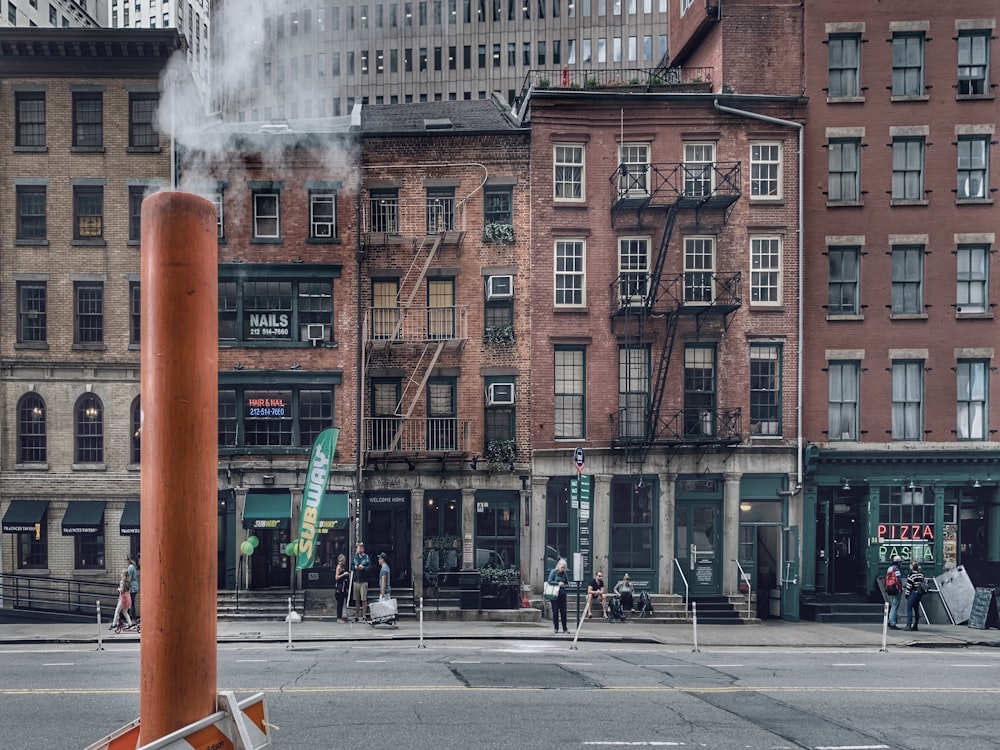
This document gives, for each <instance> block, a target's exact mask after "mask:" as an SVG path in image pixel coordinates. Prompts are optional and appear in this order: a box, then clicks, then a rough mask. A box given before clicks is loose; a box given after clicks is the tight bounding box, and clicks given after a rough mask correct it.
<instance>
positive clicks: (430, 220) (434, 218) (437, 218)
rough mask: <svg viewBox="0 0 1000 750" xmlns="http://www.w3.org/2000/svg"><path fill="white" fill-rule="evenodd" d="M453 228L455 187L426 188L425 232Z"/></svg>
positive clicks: (447, 230)
mask: <svg viewBox="0 0 1000 750" xmlns="http://www.w3.org/2000/svg"><path fill="white" fill-rule="evenodd" d="M454 230H455V188H427V234H437V233H438V232H453V231H454Z"/></svg>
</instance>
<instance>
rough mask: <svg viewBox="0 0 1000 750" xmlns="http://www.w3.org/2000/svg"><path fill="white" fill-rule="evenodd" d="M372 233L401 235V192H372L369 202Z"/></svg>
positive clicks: (390, 190) (386, 190)
mask: <svg viewBox="0 0 1000 750" xmlns="http://www.w3.org/2000/svg"><path fill="white" fill-rule="evenodd" d="M368 208H369V213H370V214H371V215H370V217H369V218H370V221H371V231H373V232H384V233H386V234H399V191H398V190H396V189H395V188H389V189H380V190H372V191H371V192H370V197H369V200H368Z"/></svg>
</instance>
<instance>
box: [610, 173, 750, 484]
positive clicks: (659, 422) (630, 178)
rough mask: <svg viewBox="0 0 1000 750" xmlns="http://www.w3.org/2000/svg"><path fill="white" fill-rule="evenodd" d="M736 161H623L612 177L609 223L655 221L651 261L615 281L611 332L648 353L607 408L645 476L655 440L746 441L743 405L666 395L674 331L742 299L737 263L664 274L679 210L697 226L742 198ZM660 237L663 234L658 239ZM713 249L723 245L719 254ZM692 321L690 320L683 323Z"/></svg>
mask: <svg viewBox="0 0 1000 750" xmlns="http://www.w3.org/2000/svg"><path fill="white" fill-rule="evenodd" d="M740 194H741V193H740V163H739V162H714V163H711V164H697V165H685V164H677V163H674V164H648V165H635V164H621V165H619V167H618V169H617V170H616V171H615V173H614V174H613V175H612V176H611V223H612V227H613V228H614V227H616V226H618V225H621V224H623V223H624V221H625V220H626V219H627V221H628V224H629V226H630V227H636V226H639V227H649V228H650V230H651V234H652V236H653V238H654V242H653V243H651V244H652V245H655V249H653V248H651V251H650V255H651V256H652V257H651V258H650V259H649V262H648V263H645V262H642V261H643V260H644V259H643V258H641V257H640V258H638V259H636V258H633V259H632V261H633V262H632V266H633V267H629V268H626V267H625V266H626V264H625V263H624V260H622V262H621V271H620V273H619V275H618V277H617V278H616V279H615V280H614V282H612V284H611V286H610V289H609V293H610V295H609V296H610V303H611V331H612V334H613V335H614V336H615V337H616V338H617V340H618V342H619V345H620V347H621V351H623V352H629V353H631V352H642V351H644V350H645V347H648V351H649V363H648V366H647V365H646V361H645V360H644V359H642V356H641V355H640V356H639V357H638V359H635V360H632V359H629V357H630V356H632V355H628V354H626V355H620V356H625V357H626V360H625V361H620V362H619V401H618V411H617V412H616V413H613V414H611V422H612V446H613V447H615V448H619V449H621V450H623V451H624V452H625V455H626V461H627V463H628V466H629V472H630V474H631V475H633V476H636V477H641V475H642V473H643V467H644V465H645V461H646V457H647V455H648V453H649V450H650V448H651V447H652V446H654V445H660V446H668V447H673V448H679V447H684V446H689V447H697V448H702V449H707V448H709V447H712V446H733V445H738V444H739V443H740V442H741V440H742V434H741V433H742V427H741V415H740V409H739V407H736V408H726V407H722V406H719V405H717V404H715V403H709V404H700V405H697V406H694V405H690V404H687V403H685V404H684V405H682V406H680V407H679V408H678V407H677V401H676V400H675V399H670V400H669V401H671V402H672V403H669V404H668V403H665V401H664V395H665V393H666V390H667V380H668V374H669V372H670V363H671V358H672V356H673V350H674V341H675V339H676V336H677V329H678V326H679V325H680V323H681V321H682V320H685V319H687V320H689V321H693V325H694V327H695V329H696V330H699V331H700V330H701V326H702V325H703V324H704V323H705V322H706V321H708V320H715V321H719V322H721V325H722V326H723V327H725V326H726V325H727V324H728V321H729V318H730V316H731V315H732V314H733V313H735V312H736V310H738V309H739V307H740V305H741V304H742V291H741V273H740V271H730V272H721V271H716V270H715V266H714V263H713V264H708V265H706V266H704V267H700V266H699V264H698V263H695V262H693V263H684V264H682V267H683V269H684V270H683V271H681V272H680V273H668V272H667V271H666V268H667V255H668V251H669V248H670V242H671V238H672V235H673V231H674V226H675V224H676V222H677V220H678V216H679V215H680V214H682V212H686V213H685V214H684V215H685V216H687V217H688V218H691V216H692V215H693V218H694V224H695V226H701V222H702V220H703V218H705V217H706V216H708V215H711V216H712V217H713V218H714V219H715V220H716V221H720V220H721V222H722V223H723V224H725V223H726V222H727V221H728V219H729V215H730V214H731V213H732V209H733V206H734V205H735V203H736V201H737V200H739V198H740ZM657 239H658V242H657V241H656V240H657ZM716 255H717V253H716ZM686 325H687V324H686Z"/></svg>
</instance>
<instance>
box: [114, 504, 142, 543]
mask: <svg viewBox="0 0 1000 750" xmlns="http://www.w3.org/2000/svg"><path fill="white" fill-rule="evenodd" d="M141 515H142V512H141V511H140V510H139V501H138V500H129V501H128V502H127V503H125V510H123V511H122V520H121V521H119V522H118V533H119V534H121V535H122V536H135V535H137V534H138V533H139V519H140V517H141Z"/></svg>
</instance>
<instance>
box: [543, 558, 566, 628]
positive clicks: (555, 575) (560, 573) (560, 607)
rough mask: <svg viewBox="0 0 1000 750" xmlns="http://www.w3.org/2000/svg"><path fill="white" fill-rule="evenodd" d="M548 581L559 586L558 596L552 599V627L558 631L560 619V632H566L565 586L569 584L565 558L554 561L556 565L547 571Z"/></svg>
mask: <svg viewBox="0 0 1000 750" xmlns="http://www.w3.org/2000/svg"><path fill="white" fill-rule="evenodd" d="M548 580H549V583H554V584H557V585H558V586H559V596H557V597H556V598H555V599H553V600H552V628H553V630H555V632H557V633H558V632H559V621H560V618H561V619H562V632H564V633H568V632H569V628H567V627H566V617H567V613H566V608H567V601H566V598H567V597H566V587H567V586H569V575H567V573H566V559H565V558H562V559H560V560H559V562H557V563H556V566H555V567H554V568H553V569H552V572H550V573H549V579H548Z"/></svg>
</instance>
